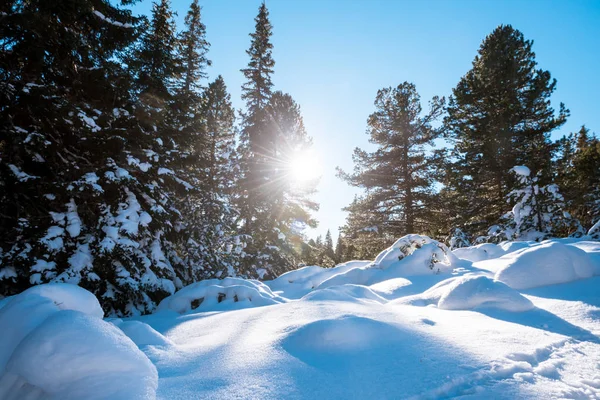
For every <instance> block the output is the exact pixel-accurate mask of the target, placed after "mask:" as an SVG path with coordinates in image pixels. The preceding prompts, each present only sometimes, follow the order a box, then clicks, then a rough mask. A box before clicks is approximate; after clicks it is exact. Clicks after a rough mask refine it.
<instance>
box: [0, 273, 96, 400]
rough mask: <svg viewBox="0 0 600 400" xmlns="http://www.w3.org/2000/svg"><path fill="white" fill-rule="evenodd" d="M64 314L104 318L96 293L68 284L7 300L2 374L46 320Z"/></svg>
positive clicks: (0, 318) (0, 311)
mask: <svg viewBox="0 0 600 400" xmlns="http://www.w3.org/2000/svg"><path fill="white" fill-rule="evenodd" d="M60 310H74V311H79V312H81V313H84V314H87V315H89V316H91V317H93V318H97V319H102V316H103V315H104V312H103V311H102V308H101V307H100V303H98V299H96V297H95V296H94V295H93V294H92V293H90V292H88V291H87V290H85V289H83V288H80V287H79V286H75V285H71V284H67V283H48V284H45V285H38V286H33V287H31V288H29V289H27V290H25V291H24V292H22V293H20V294H18V295H16V296H12V297H10V298H8V299H7V301H6V302H5V305H4V306H3V307H2V308H0V331H1V332H2V343H1V344H0V372H1V371H2V370H3V368H4V366H5V365H6V362H7V361H8V359H9V358H10V356H11V354H12V353H13V351H14V349H15V348H16V347H17V345H18V344H19V343H20V342H21V341H22V340H23V339H24V338H25V337H26V336H27V335H29V334H30V333H31V332H32V331H34V330H35V329H36V328H37V327H38V326H39V325H40V324H41V323H42V322H44V320H45V319H46V318H48V317H49V316H50V315H52V314H54V313H56V312H58V311H60ZM0 398H1V397H0Z"/></svg>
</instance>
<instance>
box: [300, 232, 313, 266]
mask: <svg viewBox="0 0 600 400" xmlns="http://www.w3.org/2000/svg"><path fill="white" fill-rule="evenodd" d="M301 246H302V247H301V252H300V260H301V262H302V264H303V265H305V266H306V265H317V254H316V253H317V244H316V242H315V241H314V240H313V239H310V240H309V241H308V242H307V243H302V245H301Z"/></svg>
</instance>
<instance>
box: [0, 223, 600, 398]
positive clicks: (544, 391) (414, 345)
mask: <svg viewBox="0 0 600 400" xmlns="http://www.w3.org/2000/svg"><path fill="white" fill-rule="evenodd" d="M101 316H102V312H101V310H100V308H99V305H98V302H97V301H96V299H95V298H94V297H93V296H92V295H90V294H89V293H88V292H86V291H84V290H83V289H79V288H76V287H75V286H72V285H67V284H53V285H41V286H38V287H35V288H32V289H29V290H28V291H26V292H24V293H22V294H20V295H18V296H14V297H13V298H10V299H5V300H3V301H1V302H0V331H1V332H2V341H0V399H5V398H7V399H21V398H30V399H41V398H43V399H100V398H110V399H135V398H139V399H142V398H154V397H156V398H159V399H282V398H285V399H318V398H332V399H333V398H335V399H338V398H339V399H349V398H357V399H405V398H408V399H411V398H414V399H430V398H448V397H458V396H460V398H466V399H475V398H478V399H490V398H495V399H519V398H520V399H532V398H534V399H551V398H573V399H596V398H600V242H592V241H575V240H571V239H569V240H567V239H561V240H553V241H546V242H542V243H535V242H512V243H502V244H500V245H494V244H485V245H479V246H475V247H471V248H463V249H458V250H455V251H454V252H450V251H449V250H448V249H447V248H446V246H444V245H443V244H440V243H438V242H435V241H433V240H431V239H429V238H426V237H423V236H418V235H410V236H406V237H404V238H402V239H400V240H398V242H396V243H395V244H394V245H393V246H391V247H390V248H389V249H386V250H384V251H383V252H382V253H381V254H380V255H379V256H378V257H377V258H376V260H375V261H373V262H370V261H353V262H348V263H345V264H341V265H338V266H337V267H335V268H331V269H324V268H320V267H315V266H310V267H304V268H301V269H299V270H296V271H292V272H289V273H286V274H284V275H282V276H280V277H279V278H277V279H275V280H273V281H268V282H258V281H252V280H243V279H237V278H227V279H224V280H210V281H204V282H199V283H196V284H194V285H191V286H188V287H186V288H184V289H182V290H180V291H178V292H177V293H175V294H174V295H172V296H170V297H168V298H167V299H165V300H164V301H163V302H162V303H161V304H160V306H159V309H158V311H157V312H156V313H155V314H152V315H148V316H143V317H137V318H135V319H122V320H121V319H110V318H106V319H104V320H103V319H102V318H101ZM157 375H158V379H157ZM26 396H29V397H26Z"/></svg>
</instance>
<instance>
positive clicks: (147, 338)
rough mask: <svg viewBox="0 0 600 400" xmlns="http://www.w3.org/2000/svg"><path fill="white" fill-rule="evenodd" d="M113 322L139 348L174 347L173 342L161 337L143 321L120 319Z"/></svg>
mask: <svg viewBox="0 0 600 400" xmlns="http://www.w3.org/2000/svg"><path fill="white" fill-rule="evenodd" d="M111 322H112V323H113V324H114V325H116V326H117V327H118V328H119V329H121V330H122V331H123V333H124V334H125V335H127V337H129V339H131V340H132V341H133V343H135V344H136V345H137V346H138V347H144V346H163V347H168V346H173V342H171V341H170V340H169V339H168V338H166V337H164V336H163V335H161V334H160V333H159V332H157V331H156V330H155V329H154V328H152V327H151V326H150V325H148V324H145V323H143V322H141V321H123V320H120V319H118V320H114V321H111Z"/></svg>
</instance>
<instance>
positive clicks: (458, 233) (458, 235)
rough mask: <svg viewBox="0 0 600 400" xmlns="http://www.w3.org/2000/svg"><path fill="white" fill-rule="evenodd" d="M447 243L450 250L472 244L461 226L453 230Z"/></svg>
mask: <svg viewBox="0 0 600 400" xmlns="http://www.w3.org/2000/svg"><path fill="white" fill-rule="evenodd" d="M447 243H448V247H449V248H450V250H454V249H460V248H462V247H469V246H471V241H470V240H469V236H468V235H467V234H466V233H465V232H464V231H463V230H462V229H460V228H454V229H453V230H452V234H451V235H450V236H449V238H448V240H447Z"/></svg>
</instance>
